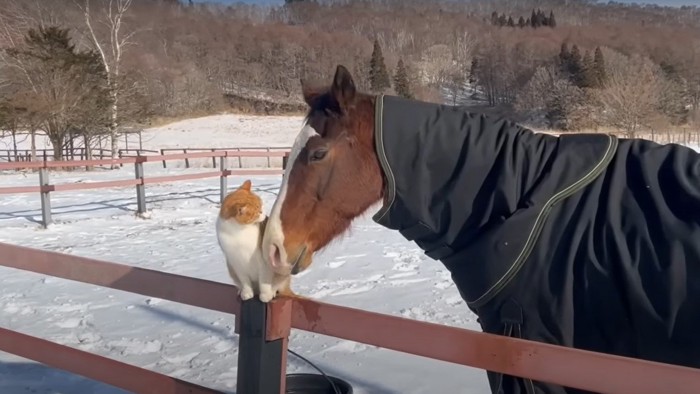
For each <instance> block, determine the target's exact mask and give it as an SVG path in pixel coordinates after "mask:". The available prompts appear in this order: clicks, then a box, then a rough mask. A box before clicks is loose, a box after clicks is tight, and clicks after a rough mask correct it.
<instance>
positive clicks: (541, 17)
mask: <svg viewBox="0 0 700 394" xmlns="http://www.w3.org/2000/svg"><path fill="white" fill-rule="evenodd" d="M537 18H538V19H539V20H540V25H541V26H549V18H547V16H545V14H544V12H542V11H541V10H539V9H538V10H537Z"/></svg>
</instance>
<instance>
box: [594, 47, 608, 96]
mask: <svg viewBox="0 0 700 394" xmlns="http://www.w3.org/2000/svg"><path fill="white" fill-rule="evenodd" d="M607 79H608V74H607V72H606V71H605V59H603V51H602V50H600V47H596V49H595V54H594V55H593V82H594V86H595V87H597V88H600V87H603V85H604V84H605V82H606V81H607Z"/></svg>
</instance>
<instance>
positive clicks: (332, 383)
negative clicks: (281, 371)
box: [287, 349, 341, 394]
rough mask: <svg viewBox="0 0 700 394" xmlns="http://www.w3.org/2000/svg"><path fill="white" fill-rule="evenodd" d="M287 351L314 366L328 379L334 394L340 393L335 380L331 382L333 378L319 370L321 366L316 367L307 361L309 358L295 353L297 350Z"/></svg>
mask: <svg viewBox="0 0 700 394" xmlns="http://www.w3.org/2000/svg"><path fill="white" fill-rule="evenodd" d="M287 351H288V352H289V353H291V354H293V355H295V356H296V357H299V358H300V359H302V360H304V361H306V362H307V363H308V364H309V365H311V366H312V367H314V368H315V369H316V370H317V371H318V372H320V373H321V375H323V377H325V378H326V380H327V381H328V383H330V384H331V387H333V391H334V392H335V394H341V393H340V390H338V387H336V386H335V382H333V379H331V378H329V377H328V375H326V373H325V372H323V371H322V370H321V368H319V367H317V366H316V365H315V364H314V363H312V362H311V361H309V360H307V359H306V358H304V357H303V356H302V355H301V354H299V353H297V352H295V351H293V350H291V349H287Z"/></svg>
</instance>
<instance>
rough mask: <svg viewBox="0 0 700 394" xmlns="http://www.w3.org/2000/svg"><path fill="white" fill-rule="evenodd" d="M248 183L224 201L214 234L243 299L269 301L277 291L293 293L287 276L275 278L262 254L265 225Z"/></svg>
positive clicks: (264, 218)
mask: <svg viewBox="0 0 700 394" xmlns="http://www.w3.org/2000/svg"><path fill="white" fill-rule="evenodd" d="M251 186H252V185H251V182H250V180H247V181H245V182H243V184H242V185H241V186H240V187H239V188H238V189H236V190H235V191H233V192H231V193H229V194H228V195H227V196H226V198H224V201H223V203H222V204H221V208H220V209H219V217H218V218H217V220H216V235H217V238H218V241H219V246H220V247H221V250H222V252H223V253H224V256H226V266H227V267H228V272H229V275H231V279H233V283H234V284H235V285H236V286H237V287H238V289H239V294H240V297H241V299H242V300H249V299H251V298H253V297H254V296H255V293H256V290H257V293H258V294H259V296H258V297H259V298H260V301H262V302H269V301H270V300H272V299H273V298H274V297H275V295H276V294H277V292H278V291H279V292H280V293H281V294H286V295H290V294H293V293H292V292H291V290H290V288H289V282H290V277H281V276H278V275H276V274H275V273H274V272H273V271H272V267H270V266H269V265H268V264H267V263H266V262H265V260H264V258H263V256H262V252H261V243H262V236H263V233H264V231H265V225H266V224H267V216H266V215H265V213H264V212H263V209H262V208H263V204H262V199H261V198H260V197H259V196H258V195H256V194H255V193H254V192H253V191H251Z"/></svg>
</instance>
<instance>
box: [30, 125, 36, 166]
mask: <svg viewBox="0 0 700 394" xmlns="http://www.w3.org/2000/svg"><path fill="white" fill-rule="evenodd" d="M29 137H30V139H31V144H32V146H31V149H32V157H31V161H34V160H36V130H34V128H32V129H31V130H30V131H29Z"/></svg>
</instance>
